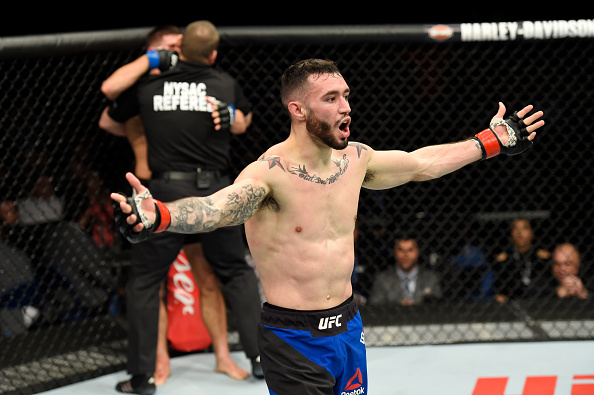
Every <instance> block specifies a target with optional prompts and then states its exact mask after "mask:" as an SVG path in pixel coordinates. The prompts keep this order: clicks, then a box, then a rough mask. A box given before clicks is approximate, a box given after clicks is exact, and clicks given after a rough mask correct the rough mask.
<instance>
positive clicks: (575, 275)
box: [552, 243, 588, 299]
mask: <svg viewBox="0 0 594 395" xmlns="http://www.w3.org/2000/svg"><path fill="white" fill-rule="evenodd" d="M552 270H553V275H554V276H555V279H556V280H557V284H556V287H555V288H556V289H555V293H556V294H557V296H558V297H560V298H574V297H575V298H578V299H586V298H588V289H587V288H586V287H585V286H584V283H583V282H582V280H581V279H580V277H579V270H580V253H579V251H578V250H577V248H575V246H574V245H573V244H570V243H563V244H560V245H558V246H557V247H556V248H555V250H553V262H552Z"/></svg>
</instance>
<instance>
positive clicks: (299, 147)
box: [111, 59, 544, 394]
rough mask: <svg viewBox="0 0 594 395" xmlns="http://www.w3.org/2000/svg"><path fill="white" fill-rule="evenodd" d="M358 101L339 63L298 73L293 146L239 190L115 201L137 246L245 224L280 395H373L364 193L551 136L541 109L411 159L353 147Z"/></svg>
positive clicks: (290, 89) (288, 95) (264, 338)
mask: <svg viewBox="0 0 594 395" xmlns="http://www.w3.org/2000/svg"><path fill="white" fill-rule="evenodd" d="M349 94H350V89H349V86H348V85H347V83H346V81H345V80H344V78H343V77H342V75H341V73H340V71H339V70H338V68H337V66H336V65H335V64H334V63H333V62H330V61H326V60H318V59H309V60H305V61H301V62H299V63H296V64H295V65H293V66H291V67H289V68H288V69H287V70H286V71H285V73H284V75H283V77H282V87H281V99H282V102H283V105H284V107H285V109H287V110H288V112H289V113H290V116H291V131H290V135H289V137H288V138H287V139H286V140H285V141H283V142H281V143H279V144H277V145H275V146H273V147H271V148H270V149H268V150H267V151H266V152H265V153H264V155H263V156H262V157H261V158H260V159H259V160H258V161H256V162H254V163H251V164H250V165H248V166H247V167H246V168H245V169H244V170H243V171H242V172H241V174H240V175H239V176H238V177H237V179H236V180H235V182H234V184H233V185H231V186H229V187H226V188H224V189H222V190H220V191H218V192H216V193H214V194H212V195H210V196H208V197H204V198H198V197H192V198H185V199H180V200H177V201H175V202H170V203H162V202H159V201H157V200H154V199H152V198H151V197H150V194H149V193H148V190H147V189H146V188H144V187H143V186H142V184H141V183H140V182H139V181H138V180H137V179H136V178H135V177H134V175H132V174H127V175H126V178H127V180H128V182H129V183H130V185H131V186H132V187H133V188H134V189H135V191H136V193H137V195H136V197H135V198H126V197H125V196H123V195H121V194H117V193H114V194H112V195H111V197H112V199H113V200H114V201H115V202H116V208H119V209H120V210H121V212H120V213H119V214H118V219H117V221H118V223H119V225H120V230H121V231H122V232H123V233H124V234H125V235H126V237H128V239H129V240H131V241H137V240H143V239H145V238H147V237H149V236H150V233H151V232H161V231H164V230H167V231H170V232H178V233H194V232H208V231H211V230H213V229H216V228H218V227H221V226H227V225H236V224H241V223H245V231H246V236H247V240H248V244H249V247H250V250H251V253H252V255H253V258H254V261H255V264H256V268H257V270H258V272H259V274H260V278H261V281H262V286H263V288H264V293H265V296H266V300H267V303H266V304H265V305H264V307H263V309H262V315H261V322H260V324H259V331H260V333H259V347H260V352H261V362H262V367H263V369H264V376H265V379H266V383H267V385H268V388H269V391H270V393H271V394H286V393H299V394H300V393H308V394H314V393H315V394H333V393H335V392H334V391H335V390H334V389H335V388H336V389H337V390H338V391H339V393H340V391H344V392H347V393H348V392H349V391H352V390H355V389H357V391H358V393H367V369H366V354H365V345H364V344H365V340H364V336H363V327H362V324H361V318H360V315H359V312H358V310H357V306H356V304H355V303H354V301H353V298H352V288H351V281H350V278H351V273H352V270H353V261H354V256H353V251H354V248H353V242H354V241H353V230H354V227H355V219H356V215H357V205H358V200H359V191H360V188H361V187H362V186H363V187H365V188H369V189H385V188H393V187H396V186H398V185H402V184H405V183H407V182H409V181H425V180H430V179H434V178H438V177H441V176H443V175H445V174H448V173H451V172H453V171H455V170H457V169H460V168H461V167H463V166H465V165H467V164H469V163H472V162H475V161H477V160H480V159H485V158H490V157H492V156H495V155H497V154H498V153H500V152H501V153H506V154H510V155H513V154H516V153H520V152H522V151H524V150H526V149H527V148H529V147H530V145H531V144H532V140H533V139H534V138H535V136H536V133H535V132H534V131H535V130H536V129H538V128H540V127H541V126H543V125H544V121H542V120H538V119H539V118H540V117H541V116H542V112H541V111H539V112H536V113H534V114H532V115H530V116H527V115H528V113H529V112H530V111H532V106H527V107H525V108H523V109H522V110H521V111H519V112H518V113H517V117H516V116H512V117H510V118H507V119H506V122H505V123H502V122H501V120H502V118H503V116H504V114H505V106H504V105H503V104H501V103H500V104H499V111H498V112H497V114H496V115H495V117H494V118H493V121H492V122H494V123H492V127H493V129H494V131H492V130H490V129H485V130H484V131H482V132H480V133H478V134H477V135H476V136H475V137H473V138H471V139H468V140H465V141H461V142H458V143H453V144H444V145H436V146H429V147H424V148H421V149H418V150H416V151H413V152H410V153H408V152H403V151H396V150H395V151H375V150H373V149H372V148H371V147H369V146H367V145H364V144H361V143H355V142H351V143H349V142H348V138H349V135H350V129H349V127H350V123H351V118H350V112H351V107H350V104H349ZM537 120H538V121H537ZM496 136H497V137H496ZM508 140H509V142H510V144H508V145H509V146H506V144H507V143H508ZM118 204H119V207H118ZM117 211H119V210H117ZM139 217H140V218H139Z"/></svg>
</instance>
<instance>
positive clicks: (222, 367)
mask: <svg viewBox="0 0 594 395" xmlns="http://www.w3.org/2000/svg"><path fill="white" fill-rule="evenodd" d="M215 372H217V373H225V374H226V375H228V376H229V377H231V378H232V379H235V380H245V379H247V378H248V376H249V375H250V374H249V373H248V372H247V371H245V370H243V369H242V368H240V367H239V366H237V364H236V363H235V362H234V361H233V360H232V359H231V358H230V357H229V358H218V359H217V366H216V368H215Z"/></svg>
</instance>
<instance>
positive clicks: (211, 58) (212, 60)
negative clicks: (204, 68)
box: [208, 49, 219, 66]
mask: <svg viewBox="0 0 594 395" xmlns="http://www.w3.org/2000/svg"><path fill="white" fill-rule="evenodd" d="M218 54H219V52H218V51H217V50H216V49H215V50H214V51H212V52H211V53H210V56H209V57H208V64H209V65H211V66H212V65H213V64H214V63H215V61H216V60H217V55H218Z"/></svg>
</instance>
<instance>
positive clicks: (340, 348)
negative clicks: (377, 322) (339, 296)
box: [258, 297, 367, 395]
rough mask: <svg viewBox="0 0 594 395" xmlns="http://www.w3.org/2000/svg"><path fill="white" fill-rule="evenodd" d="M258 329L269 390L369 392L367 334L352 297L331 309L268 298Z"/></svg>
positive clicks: (348, 394) (344, 394) (338, 393)
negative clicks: (299, 307) (283, 304)
mask: <svg viewBox="0 0 594 395" xmlns="http://www.w3.org/2000/svg"><path fill="white" fill-rule="evenodd" d="M258 329H259V333H258V336H259V338H258V344H259V347H260V359H261V362H262V369H263V370H264V377H265V379H266V384H267V385H268V390H269V392H270V394H275V395H285V394H300V395H301V394H304V395H305V394H316V395H322V394H324V395H330V394H334V395H362V394H367V357H366V352H365V337H364V335H363V324H362V322H361V315H360V314H359V309H358V308H357V305H356V303H355V301H354V300H353V297H351V298H349V299H348V300H346V301H345V302H344V303H342V304H341V305H339V306H337V307H334V308H331V309H328V310H310V311H300V310H290V309H284V308H281V307H277V306H273V305H270V304H268V303H264V306H263V308H262V314H261V319H260V323H259V324H258Z"/></svg>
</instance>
